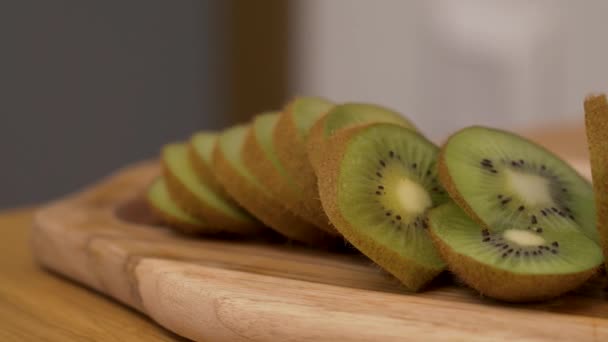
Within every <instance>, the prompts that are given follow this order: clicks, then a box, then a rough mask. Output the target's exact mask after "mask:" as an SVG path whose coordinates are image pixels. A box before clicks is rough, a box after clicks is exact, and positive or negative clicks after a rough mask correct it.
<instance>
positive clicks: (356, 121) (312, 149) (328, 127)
mask: <svg viewBox="0 0 608 342" xmlns="http://www.w3.org/2000/svg"><path fill="white" fill-rule="evenodd" d="M372 122H389V123H393V124H397V125H400V126H403V127H407V128H410V129H413V130H416V127H415V126H414V125H413V124H412V123H411V122H410V121H409V120H408V119H407V118H405V117H404V116H403V115H401V114H399V113H397V112H395V111H393V110H390V109H388V108H384V107H381V106H378V105H374V104H368V103H345V104H341V105H337V106H334V107H333V108H332V109H331V110H329V112H327V114H326V115H324V116H323V117H322V118H321V119H319V120H318V121H317V122H316V123H315V124H314V125H313V126H312V128H311V130H310V134H309V136H308V139H307V142H306V149H307V153H308V159H309V161H310V163H311V165H312V167H313V169H315V168H316V167H317V165H318V164H319V162H320V161H321V160H322V159H323V154H324V153H325V145H327V144H332V141H331V137H332V136H333V135H334V133H336V132H338V131H340V130H343V129H347V128H350V127H356V126H360V125H364V124H368V123H372Z"/></svg>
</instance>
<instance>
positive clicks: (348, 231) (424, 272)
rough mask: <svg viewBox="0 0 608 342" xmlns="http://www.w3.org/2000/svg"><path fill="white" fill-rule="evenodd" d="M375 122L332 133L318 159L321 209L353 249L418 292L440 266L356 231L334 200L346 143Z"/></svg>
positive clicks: (336, 195)
mask: <svg viewBox="0 0 608 342" xmlns="http://www.w3.org/2000/svg"><path fill="white" fill-rule="evenodd" d="M377 124H379V123H369V124H363V125H360V126H355V127H351V128H345V129H342V130H340V131H339V132H336V133H335V134H334V135H333V136H332V143H331V144H328V145H327V147H326V149H325V152H324V153H323V158H322V159H320V160H319V161H318V162H319V163H318V167H317V168H316V170H317V176H318V180H319V193H320V196H321V202H322V204H323V208H324V210H325V212H326V213H327V215H328V217H329V218H330V219H331V221H332V223H333V224H334V226H335V227H336V229H338V231H339V232H340V233H341V234H342V235H343V236H344V237H345V238H346V239H347V240H348V241H349V242H350V243H351V244H352V245H353V246H355V247H356V248H357V249H359V250H360V251H361V252H362V253H363V254H365V255H366V256H367V257H369V258H370V259H371V260H372V261H374V262H375V263H376V264H378V265H379V266H380V267H382V268H383V269H385V270H386V271H388V272H389V273H391V274H392V275H393V276H395V277H396V278H397V279H399V281H401V283H402V284H403V285H404V286H405V287H406V288H407V289H408V290H410V291H420V290H421V289H423V288H424V287H425V286H426V285H427V284H428V283H430V282H431V280H433V279H434V278H435V277H436V276H437V275H438V274H440V273H441V272H442V271H443V270H444V268H439V269H436V268H430V267H425V266H422V265H420V264H418V263H417V262H416V261H414V260H410V259H409V258H405V257H403V256H402V255H400V254H398V253H395V252H394V251H392V250H390V249H387V248H386V247H384V246H382V245H381V244H379V243H377V242H376V241H374V239H372V238H366V237H364V236H362V235H361V234H360V233H359V232H357V231H356V230H355V229H354V228H353V227H352V226H351V225H350V223H349V222H348V221H347V220H346V218H345V217H344V216H343V215H342V213H341V210H340V207H339V203H338V202H337V201H338V186H337V185H338V182H339V177H340V165H341V161H342V159H343V158H344V155H345V153H346V151H347V148H348V143H349V141H350V140H351V138H352V137H354V136H355V135H356V134H357V133H358V132H360V131H361V130H364V129H366V128H368V127H370V126H373V125H377ZM380 124H382V123H380Z"/></svg>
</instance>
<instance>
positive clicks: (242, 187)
mask: <svg viewBox="0 0 608 342" xmlns="http://www.w3.org/2000/svg"><path fill="white" fill-rule="evenodd" d="M213 170H214V173H215V175H216V177H217V179H218V180H219V181H220V183H222V185H223V186H224V188H225V189H226V191H227V192H228V193H229V194H230V195H232V197H233V198H234V199H235V200H236V201H237V202H239V204H240V205H241V206H243V207H244V208H245V209H246V210H248V211H249V212H251V213H252V214H253V215H255V216H256V217H257V218H258V219H259V220H260V221H262V222H263V223H265V224H266V225H268V226H269V227H270V228H272V229H274V230H275V231H276V232H278V233H279V234H281V235H283V236H285V237H287V238H288V239H290V240H295V241H299V242H303V243H306V244H308V245H311V246H315V247H320V248H331V247H335V246H336V244H337V241H336V239H335V238H333V237H330V236H329V235H328V234H327V233H326V232H324V231H322V230H320V229H318V228H317V227H315V226H314V225H312V224H310V223H308V222H306V221H304V220H303V219H301V218H299V217H297V216H295V215H294V214H293V213H291V212H289V211H288V210H287V209H286V208H284V207H283V206H282V204H281V203H278V202H277V201H276V200H274V199H273V198H271V197H270V196H268V194H266V193H265V192H264V191H265V190H264V189H260V188H259V187H258V186H256V185H255V184H251V183H250V182H249V181H248V180H247V179H244V178H243V177H242V176H241V175H240V173H239V171H238V170H236V169H235V168H234V167H233V166H232V164H231V162H230V161H229V160H227V159H226V158H225V157H224V155H223V153H222V151H221V149H220V146H219V144H217V145H216V146H215V149H214V151H213Z"/></svg>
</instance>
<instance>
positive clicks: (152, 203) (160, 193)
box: [146, 177, 218, 234]
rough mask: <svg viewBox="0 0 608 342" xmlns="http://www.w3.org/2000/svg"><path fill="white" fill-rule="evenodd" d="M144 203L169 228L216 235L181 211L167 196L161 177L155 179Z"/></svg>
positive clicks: (165, 185)
mask: <svg viewBox="0 0 608 342" xmlns="http://www.w3.org/2000/svg"><path fill="white" fill-rule="evenodd" d="M146 202H147V203H148V206H149V207H150V209H152V211H153V212H154V214H155V215H156V216H158V217H159V218H160V219H161V220H162V221H163V222H165V223H166V224H167V225H169V226H170V227H173V228H175V229H176V230H178V231H180V232H183V233H190V234H193V233H217V232H218V230H217V229H215V228H213V227H209V226H208V225H207V224H205V222H203V221H202V220H199V219H198V218H196V217H194V216H192V215H190V214H188V213H187V212H185V211H183V210H182V209H181V208H180V207H179V206H178V205H177V204H175V201H173V199H172V198H171V196H169V191H168V190H167V183H166V182H165V180H164V178H163V177H158V178H156V179H155V180H154V181H153V182H152V184H151V185H150V186H149V187H148V190H147V191H146Z"/></svg>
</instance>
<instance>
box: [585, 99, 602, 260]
mask: <svg viewBox="0 0 608 342" xmlns="http://www.w3.org/2000/svg"><path fill="white" fill-rule="evenodd" d="M585 122H586V126H587V139H588V142H589V155H590V157H591V174H592V177H593V188H594V192H595V202H596V207H597V220H596V222H597V230H598V233H599V239H600V245H601V246H602V248H603V250H604V256H605V257H606V260H608V102H607V101H606V95H599V96H590V97H588V98H587V99H586V100H585Z"/></svg>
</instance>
